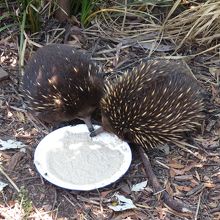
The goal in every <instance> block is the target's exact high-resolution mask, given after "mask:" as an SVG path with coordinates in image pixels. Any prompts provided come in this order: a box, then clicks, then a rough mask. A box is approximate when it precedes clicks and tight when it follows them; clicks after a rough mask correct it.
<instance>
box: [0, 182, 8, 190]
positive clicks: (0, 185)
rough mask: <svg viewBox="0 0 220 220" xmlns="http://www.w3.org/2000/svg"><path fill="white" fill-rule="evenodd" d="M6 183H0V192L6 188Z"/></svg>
mask: <svg viewBox="0 0 220 220" xmlns="http://www.w3.org/2000/svg"><path fill="white" fill-rule="evenodd" d="M7 185H8V184H7V183H4V182H2V181H0V192H1V191H2V190H3V189H4V188H5V187H6V186H7Z"/></svg>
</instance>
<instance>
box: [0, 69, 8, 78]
mask: <svg viewBox="0 0 220 220" xmlns="http://www.w3.org/2000/svg"><path fill="white" fill-rule="evenodd" d="M7 78H8V73H7V72H6V71H5V70H3V69H2V68H1V67H0V81H2V80H4V79H7Z"/></svg>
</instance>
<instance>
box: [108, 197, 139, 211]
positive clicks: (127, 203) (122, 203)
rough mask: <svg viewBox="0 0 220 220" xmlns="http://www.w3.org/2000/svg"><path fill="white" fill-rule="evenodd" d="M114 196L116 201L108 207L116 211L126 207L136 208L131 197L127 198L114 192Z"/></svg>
mask: <svg viewBox="0 0 220 220" xmlns="http://www.w3.org/2000/svg"><path fill="white" fill-rule="evenodd" d="M115 197H116V198H117V203H116V204H113V205H109V206H108V207H109V208H110V209H112V210H114V211H116V212H119V211H124V210H127V209H133V208H136V206H135V205H134V203H133V202H132V200H131V199H128V198H126V197H124V196H122V195H119V194H116V195H115Z"/></svg>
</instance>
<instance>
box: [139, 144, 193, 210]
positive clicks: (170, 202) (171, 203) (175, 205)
mask: <svg viewBox="0 0 220 220" xmlns="http://www.w3.org/2000/svg"><path fill="white" fill-rule="evenodd" d="M138 151H139V154H140V156H141V159H142V161H143V163H144V167H145V171H146V174H147V177H148V178H149V181H150V183H151V185H152V186H153V188H154V191H155V192H156V193H157V192H159V191H160V192H161V199H162V201H163V202H164V203H165V204H166V205H167V206H168V207H169V208H171V209H173V210H174V211H176V212H182V213H192V210H191V209H190V208H188V207H186V205H185V204H183V203H181V202H179V201H176V200H174V199H172V198H171V197H170V196H169V194H168V193H167V192H166V191H165V190H163V188H162V186H161V185H160V183H159V181H158V179H157V177H156V175H155V174H154V172H153V169H152V166H151V163H150V160H149V158H148V156H147V154H146V153H145V151H144V149H143V148H142V147H141V146H139V147H138Z"/></svg>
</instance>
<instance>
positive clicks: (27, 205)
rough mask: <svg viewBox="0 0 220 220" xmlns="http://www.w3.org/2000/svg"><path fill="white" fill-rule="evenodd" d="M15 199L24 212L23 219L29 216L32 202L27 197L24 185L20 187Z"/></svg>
mask: <svg viewBox="0 0 220 220" xmlns="http://www.w3.org/2000/svg"><path fill="white" fill-rule="evenodd" d="M17 200H18V202H19V204H20V206H21V208H22V209H23V212H24V216H23V219H27V218H28V217H29V216H30V214H31V212H32V211H33V204H32V201H31V200H30V199H29V197H28V192H27V190H26V189H25V188H24V187H21V188H20V192H19V193H18V198H17Z"/></svg>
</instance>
